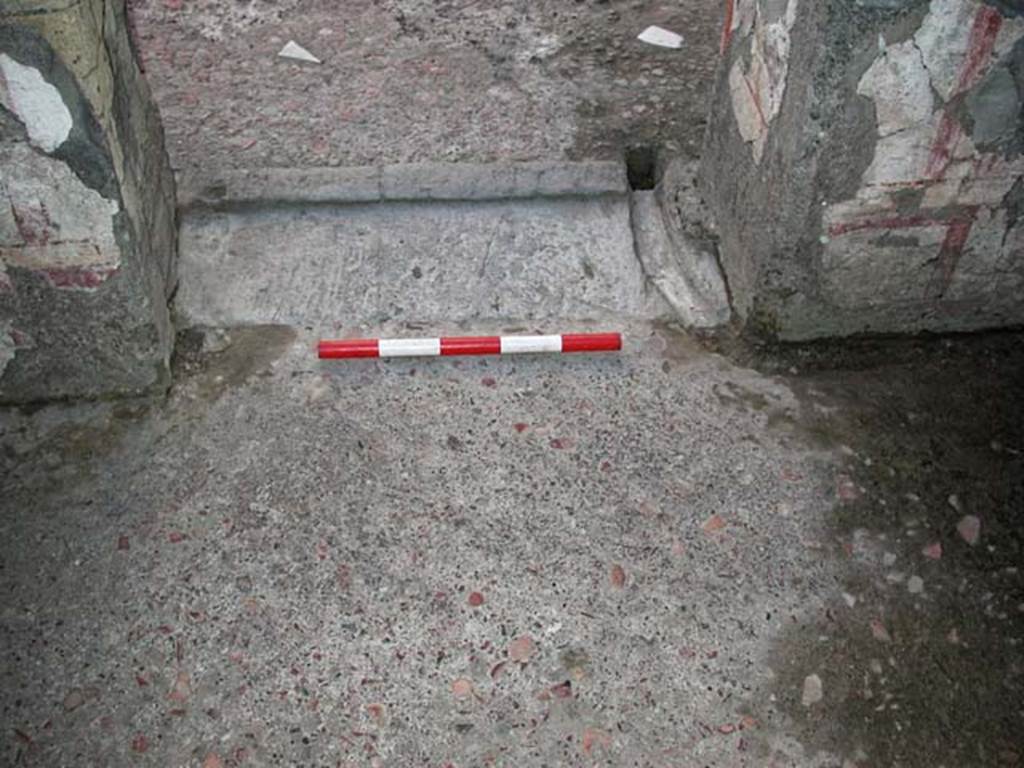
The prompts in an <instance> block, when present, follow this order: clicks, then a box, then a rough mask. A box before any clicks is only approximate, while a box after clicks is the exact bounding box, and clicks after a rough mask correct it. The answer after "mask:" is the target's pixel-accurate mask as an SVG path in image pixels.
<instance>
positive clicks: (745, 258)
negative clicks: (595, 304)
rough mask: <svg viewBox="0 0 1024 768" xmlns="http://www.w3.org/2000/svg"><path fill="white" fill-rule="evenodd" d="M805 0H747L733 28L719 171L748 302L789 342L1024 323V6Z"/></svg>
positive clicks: (715, 185)
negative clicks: (1021, 214)
mask: <svg viewBox="0 0 1024 768" xmlns="http://www.w3.org/2000/svg"><path fill="white" fill-rule="evenodd" d="M794 5H795V0H793V2H790V3H788V4H787V3H784V2H781V0H779V1H777V2H769V1H768V0H759V1H758V2H742V1H741V0H736V2H735V4H734V7H733V12H732V15H731V16H730V19H729V21H728V22H727V30H726V32H725V33H724V34H723V38H722V39H723V46H725V47H727V49H726V61H725V63H724V65H723V69H724V70H725V71H727V72H728V75H726V74H725V73H724V72H723V73H722V74H720V85H719V90H718V93H717V96H716V98H715V104H714V113H713V118H712V119H713V121H714V122H715V124H716V125H719V127H720V129H721V130H718V131H714V132H709V134H708V139H707V143H706V155H705V160H704V184H705V187H706V189H707V191H708V194H709V196H710V197H711V198H712V200H713V201H715V207H716V209H717V213H718V218H719V222H718V223H719V227H720V229H721V235H722V259H723V263H724V266H725V268H726V271H727V273H728V274H729V278H730V283H731V288H732V291H733V295H734V297H735V298H736V301H737V309H738V311H739V312H740V313H741V314H742V315H743V316H744V317H745V318H746V319H747V320H748V322H751V323H752V324H753V325H754V326H755V327H757V328H759V329H760V330H762V331H764V332H767V333H769V334H773V335H776V336H779V337H782V338H789V339H804V338H813V337H824V336H833V335H848V334H856V333H878V332H908V331H910V332H913V331H921V330H935V331H950V330H973V329H978V328H986V327H995V326H1002V325H1012V324H1016V323H1020V322H1024V301H1022V299H1021V294H1022V292H1021V288H1022V287H1024V255H1022V242H1024V237H1022V230H1021V226H1020V225H1019V224H1018V216H1017V211H1018V208H1019V201H1020V199H1021V195H1022V189H1021V183H1020V178H1021V176H1022V174H1024V154H1022V150H1024V147H1022V139H1021V132H1020V125H1021V118H1020V116H1021V105H1022V103H1024V80H1022V74H1021V73H1022V70H1024V42H1022V40H1024V18H1022V17H1021V16H1020V13H1019V12H1014V11H1012V10H1011V9H1009V8H1008V7H1007V6H1006V5H1005V4H1000V3H994V2H991V3H990V2H982V1H981V0H931V1H930V2H928V1H926V0H893V1H891V2H890V1H889V0H886V2H881V1H878V2H875V1H874V0H872V1H870V2H864V3H860V4H857V5H854V6H851V5H850V4H848V3H840V2H828V3H822V4H818V5H814V6H811V5H804V6H800V7H799V8H798V9H797V12H796V13H795V14H793V13H792V10H793V6H794ZM779 19H782V20H783V22H782V23H781V26H779V25H780V21H779ZM773 24H774V25H775V29H776V32H775V33H774V35H769V34H768V33H767V31H766V30H768V29H770V28H772V25H773ZM782 30H785V31H786V32H787V36H786V37H787V39H786V41H785V43H784V44H782V43H779V42H778V41H779V40H781V39H782V38H781V34H780V32H781V31H782ZM790 37H791V38H792V39H791V40H790V39H789V38H790ZM773 40H774V41H776V42H775V43H774V44H771V43H772V41H773ZM768 49H770V50H771V51H773V52H774V56H766V54H765V53H764V51H766V50H768ZM762 60H772V61H775V64H774V65H773V66H772V67H766V66H765V65H764V64H760V63H759V62H760V61H762ZM769 75H770V76H769ZM787 75H788V77H787ZM743 145H745V146H746V147H747V148H748V149H747V150H746V151H739V150H740V147H741V146H743Z"/></svg>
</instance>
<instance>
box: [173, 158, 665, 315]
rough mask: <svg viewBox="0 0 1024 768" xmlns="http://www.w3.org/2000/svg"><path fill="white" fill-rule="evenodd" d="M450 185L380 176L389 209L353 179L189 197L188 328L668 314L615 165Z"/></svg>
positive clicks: (316, 179) (470, 172) (329, 177)
mask: <svg viewBox="0 0 1024 768" xmlns="http://www.w3.org/2000/svg"><path fill="white" fill-rule="evenodd" d="M451 169H452V172H451V173H450V174H448V175H445V174H444V173H440V172H439V171H438V169H437V168H436V167H435V168H434V170H433V171H431V172H429V173H428V172H427V171H425V169H424V168H423V167H420V166H417V167H413V168H406V169H397V170H395V169H392V170H390V171H387V169H385V172H382V175H380V176H378V177H377V179H378V180H380V179H388V178H390V179H391V181H390V182H387V183H382V184H381V185H378V186H377V187H376V189H377V191H378V192H380V190H391V191H390V192H387V193H386V194H385V196H384V197H383V198H381V197H379V196H377V192H373V189H371V187H373V185H368V186H367V185H364V186H363V187H361V188H360V187H359V186H358V185H357V184H353V185H351V186H346V185H345V184H344V183H343V179H344V178H356V177H358V176H359V172H357V171H355V170H353V169H344V170H338V171H335V170H332V169H323V170H320V171H316V172H312V173H311V172H308V171H304V172H301V173H286V174H277V173H268V174H266V175H264V176H263V177H262V178H263V179H264V180H265V183H266V184H270V186H262V185H261V182H260V181H259V177H254V176H250V177H247V178H239V177H236V178H233V179H230V180H228V182H227V183H226V184H225V185H222V186H220V187H218V188H217V189H215V190H214V191H213V192H212V193H208V192H209V189H210V187H206V188H205V189H207V192H202V193H200V194H192V195H190V196H189V197H188V200H189V203H188V205H187V206H186V208H185V209H184V211H183V216H182V227H181V240H180V251H181V264H180V285H179V290H178V295H177V300H176V312H177V316H178V320H179V324H180V325H182V326H184V327H188V326H233V325H254V324H266V323H275V324H288V325H296V326H313V327H322V328H327V327H336V326H374V325H381V324H384V323H387V322H393V321H404V322H410V323H434V324H436V323H444V322H450V323H461V322H464V321H466V320H481V321H485V320H496V321H530V320H544V319H554V318H563V319H567V320H581V321H582V320H590V319H596V318H601V317H607V316H618V317H632V318H653V317H660V316H663V315H665V314H666V313H667V312H668V311H669V310H668V308H667V306H666V305H665V304H664V302H663V301H662V300H661V298H660V297H659V296H658V294H657V292H656V291H655V290H653V289H652V288H651V286H650V285H649V284H648V282H647V280H646V278H645V275H644V273H643V270H642V267H641V264H640V262H639V261H638V260H637V258H636V253H635V250H634V243H633V232H632V229H631V224H630V208H629V195H628V188H627V185H626V182H625V170H624V168H623V167H622V166H621V165H617V164H614V163H595V164H585V163H584V164H564V163H562V164H556V165H553V166H548V167H546V168H545V167H542V165H541V164H523V167H522V168H518V169H515V168H511V167H509V166H504V167H494V168H489V167H468V168H463V167H459V166H452V167H451ZM363 176H364V178H365V177H366V176H367V174H363ZM274 178H277V179H278V181H279V182H281V183H279V184H278V185H277V186H273V184H272V183H271V181H272V179H274ZM303 178H305V179H307V180H310V179H312V181H310V182H309V183H307V184H304V185H303V184H302V183H300V181H301V179H303ZM282 179H284V180H283V181H282ZM403 185H404V191H397V190H398V189H399V187H402V186H403ZM417 195H419V197H417ZM406 198H407V199H406ZM199 200H204V201H205V202H197V201H199Z"/></svg>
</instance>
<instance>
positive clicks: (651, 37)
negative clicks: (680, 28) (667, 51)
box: [637, 26, 683, 48]
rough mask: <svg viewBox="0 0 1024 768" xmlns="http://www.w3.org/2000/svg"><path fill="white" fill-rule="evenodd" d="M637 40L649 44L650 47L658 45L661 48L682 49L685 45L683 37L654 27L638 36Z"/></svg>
mask: <svg viewBox="0 0 1024 768" xmlns="http://www.w3.org/2000/svg"><path fill="white" fill-rule="evenodd" d="M637 40H641V41H642V42H645V43H649V44H650V45H657V46H659V47H660V48H681V47H682V45H683V38H682V35H677V34H676V33H675V32H671V31H669V30H667V29H662V28H661V27H654V26H651V27H648V28H647V29H645V30H644V31H643V32H641V33H640V34H639V35H637Z"/></svg>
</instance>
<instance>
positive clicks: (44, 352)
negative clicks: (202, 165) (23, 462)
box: [0, 0, 176, 402]
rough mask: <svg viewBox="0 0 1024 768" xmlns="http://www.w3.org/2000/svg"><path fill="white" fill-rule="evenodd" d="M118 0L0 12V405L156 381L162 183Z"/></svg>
mask: <svg viewBox="0 0 1024 768" xmlns="http://www.w3.org/2000/svg"><path fill="white" fill-rule="evenodd" d="M126 30H127V27H126V20H125V15H124V5H123V3H120V4H119V3H117V2H102V0H89V1H83V2H78V3H64V2H40V1H38V0H36V1H27V0H17V1H14V0H12V1H11V2H8V3H6V4H5V5H4V7H3V9H2V10H0V336H3V339H2V343H0V401H10V402H25V401H34V400H45V399H52V398H61V397H97V396H103V395H108V394H124V393H135V392H142V391H146V390H149V389H151V388H153V387H159V386H162V385H164V384H166V382H167V380H168V375H169V374H168V364H169V356H170V350H171V345H172V339H173V334H172V329H171V326H170V317H169V312H168V309H167V299H168V297H169V295H170V291H171V290H172V289H173V285H174V281H175V276H174V254H175V239H176V233H175V224H174V186H173V178H172V176H171V173H170V168H169V165H168V162H167V158H166V155H165V154H164V152H163V145H162V131H161V126H160V122H159V116H158V115H157V113H156V110H155V107H154V106H153V105H152V103H151V101H150V99H149V96H148V91H147V89H146V86H145V83H144V82H143V81H142V78H141V76H140V74H139V72H138V69H137V67H136V65H135V62H134V58H133V53H132V50H131V48H130V43H129V40H128V35H127V31H126Z"/></svg>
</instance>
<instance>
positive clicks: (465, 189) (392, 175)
mask: <svg viewBox="0 0 1024 768" xmlns="http://www.w3.org/2000/svg"><path fill="white" fill-rule="evenodd" d="M628 194H629V183H628V180H627V175H626V166H625V163H622V162H616V161H608V162H579V163H574V162H517V163H511V162H510V163H416V164H401V165H375V166H360V167H338V168H326V167H325V168H261V169H256V170H247V171H227V172H219V173H199V174H194V175H190V176H186V177H185V178H183V179H182V180H181V181H180V182H179V189H178V206H179V208H180V209H181V210H182V211H184V212H189V211H203V210H211V211H230V210H241V209H246V208H267V207H278V206H293V205H301V206H306V205H350V204H363V203H383V202H394V203H399V202H404V203H408V202H457V201H493V200H513V199H531V198H532V199H536V198H558V197H596V196H612V197H626V196H627V195H628Z"/></svg>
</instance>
